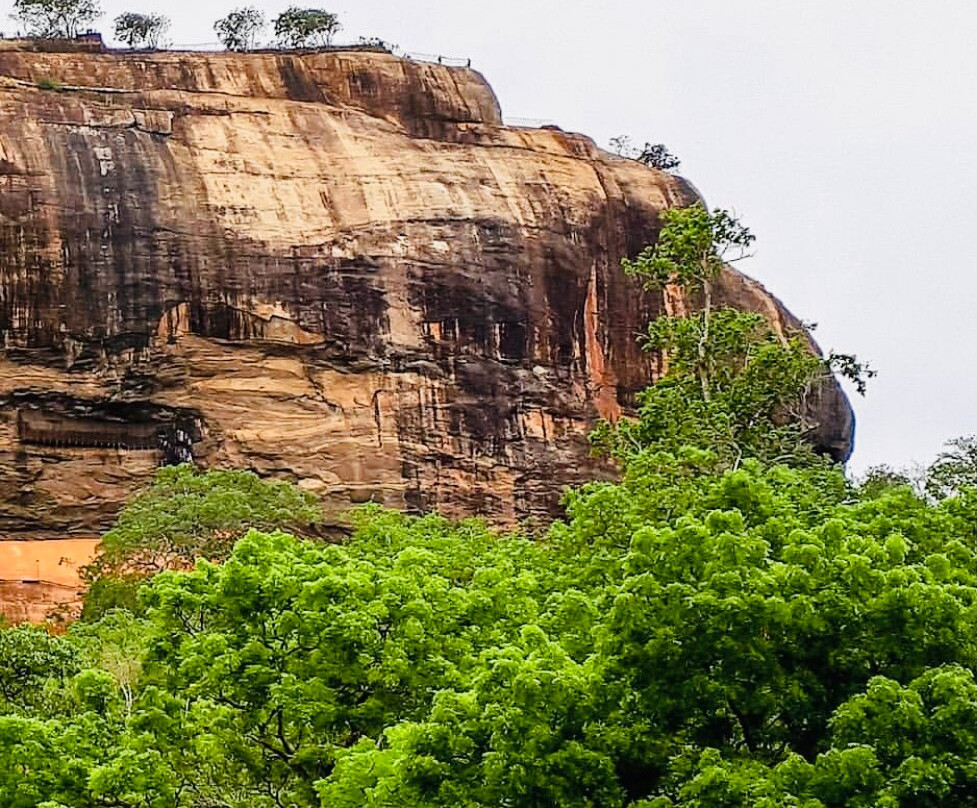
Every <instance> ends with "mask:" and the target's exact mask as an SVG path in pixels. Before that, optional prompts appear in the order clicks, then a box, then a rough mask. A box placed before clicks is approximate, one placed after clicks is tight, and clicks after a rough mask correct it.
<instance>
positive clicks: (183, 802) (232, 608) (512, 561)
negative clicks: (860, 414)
mask: <svg viewBox="0 0 977 808" xmlns="http://www.w3.org/2000/svg"><path fill="white" fill-rule="evenodd" d="M665 224H666V227H665V230H664V231H663V237H662V238H660V239H659V243H658V247H657V248H656V249H654V250H651V251H649V252H647V253H645V254H643V255H642V256H639V257H638V258H637V259H636V260H635V261H634V262H633V263H632V262H629V264H628V265H627V268H628V269H629V271H631V272H632V273H633V274H635V275H636V276H638V277H639V278H641V280H642V281H643V282H645V283H648V284H651V285H660V284H678V285H681V286H684V287H685V288H686V291H687V292H688V293H689V294H691V295H698V296H699V297H700V298H702V299H703V301H704V305H703V306H701V307H700V308H699V310H697V311H696V312H695V313H693V314H691V315H689V316H686V317H684V318H664V319H663V320H659V321H656V323H655V324H653V325H652V326H651V327H650V330H649V334H648V337H647V340H646V344H647V347H648V349H649V350H655V351H661V352H663V353H664V354H665V355H666V356H667V357H668V359H669V366H668V367H669V369H668V372H667V373H666V375H665V378H664V379H663V380H662V381H660V382H659V383H657V384H655V385H653V386H652V387H650V388H649V389H648V390H647V391H646V392H645V394H644V395H643V397H642V399H641V403H640V410H639V413H638V417H637V418H636V419H634V420H631V421H625V422H622V423H620V424H616V425H609V424H608V425H604V427H603V428H601V429H599V430H597V432H596V433H595V436H594V440H595V446H596V447H597V448H598V449H601V450H603V451H608V452H611V453H613V454H614V456H615V457H616V458H617V459H618V461H619V463H620V466H621V469H622V473H621V478H620V480H619V481H617V482H594V483H590V484H588V485H585V486H583V487H581V488H578V489H576V490H573V491H570V492H568V494H567V496H566V502H565V505H566V517H565V518H564V519H562V520H558V521H556V522H555V523H554V524H552V525H551V526H550V527H549V529H548V530H547V531H546V532H545V533H544V534H543V535H535V536H533V537H529V536H526V535H523V534H522V533H521V532H520V531H518V530H516V531H510V532H504V531H499V530H495V529H492V528H491V527H490V526H488V525H486V524H484V523H483V522H480V521H477V520H471V521H464V522H460V523H453V522H449V521H447V520H445V519H443V518H440V517H438V516H437V515H427V516H420V517H412V516H406V515H403V514H399V513H395V512H392V511H389V510H384V509H381V508H378V507H372V506H370V507H366V508H364V509H361V510H359V511H358V512H356V513H355V515H354V517H353V531H352V534H351V535H350V536H349V537H347V538H345V539H344V540H341V541H339V540H334V541H326V540H324V539H321V538H316V537H315V535H314V534H315V530H314V525H315V523H316V520H317V518H318V516H317V509H316V506H315V503H314V502H313V501H312V500H311V499H310V498H309V497H308V496H307V495H305V494H303V493H302V492H300V491H298V489H295V488H293V487H291V486H289V485H287V484H283V483H270V482H266V481H261V480H258V479H257V478H255V477H254V476H253V475H250V474H247V473H244V472H209V473H201V472H197V471H194V470H193V469H191V468H189V467H178V468H175V469H164V470H162V471H161V472H160V476H159V480H158V482H157V484H156V485H155V486H154V488H153V489H152V490H150V491H149V492H147V493H146V494H145V495H143V496H142V497H140V498H139V499H137V500H135V501H134V502H133V503H132V505H131V506H130V507H129V508H128V509H127V510H126V511H125V512H123V514H122V515H121V517H120V519H119V523H118V525H117V527H116V528H115V530H114V531H112V532H111V533H110V534H108V535H107V536H106V553H105V556H104V559H103V561H101V562H98V564H97V565H96V566H95V567H93V568H92V569H91V570H90V571H89V575H90V578H91V580H92V582H93V584H94V585H93V587H92V590H91V592H90V595H89V598H88V602H87V603H86V619H85V620H83V621H81V622H78V623H75V624H74V625H72V626H71V627H70V629H69V630H68V631H67V632H66V633H64V634H63V635H55V634H51V633H49V632H48V631H46V630H44V629H41V628H27V627H18V628H9V629H6V630H3V631H0V805H3V806H8V807H9V808H35V807H38V806H44V808H97V807H99V806H101V807H104V808H110V807H112V808H115V807H118V808H311V807H312V806H321V807H322V808H359V807H360V806H366V807H368V808H371V807H372V808H435V806H437V807H438V808H489V807H491V808H496V807H497V806H507V807H508V808H549V807H550V806H552V808H625V807H627V808H665V807H666V806H675V807H676V808H677V807H678V806H682V808H723V807H724V806H729V807H731V808H732V807H733V806H736V807H737V808H740V807H742V808H747V806H763V807H764V808H787V807H788V806H797V807H798V808H800V807H801V806H803V808H831V807H833V806H851V807H852V808H858V807H859V806H864V807H865V808H869V806H882V807H884V808H896V807H897V806H899V807H900V808H917V807H920V808H923V807H928V806H951V805H952V806H977V681H975V673H977V633H975V631H974V628H975V618H977V489H975V488H974V486H973V483H974V480H975V477H974V474H975V469H977V463H975V462H974V461H975V459H977V458H975V456H974V453H973V451H972V450H973V446H974V444H973V441H972V440H968V439H964V440H959V441H956V442H955V443H954V444H952V445H951V446H950V447H949V449H948V451H947V453H946V454H945V455H944V456H943V457H941V459H940V460H939V461H937V463H936V464H935V465H934V467H933V468H932V469H931V471H930V474H929V475H928V479H927V481H924V484H918V483H916V482H915V481H912V480H908V479H906V478H904V477H902V476H900V475H899V474H896V473H894V472H891V471H887V470H880V471H877V472H875V473H873V474H871V475H870V476H869V478H868V479H867V480H865V481H863V482H861V483H858V484H856V483H854V482H852V481H851V480H850V479H848V478H847V477H846V476H845V473H844V470H843V469H842V468H841V467H839V466H837V465H835V464H832V463H831V462H829V461H827V460H825V459H823V458H821V457H819V456H817V455H816V454H815V453H814V452H812V451H811V450H810V449H809V448H807V445H806V444H805V442H804V437H805V435H806V434H807V432H808V431H809V430H810V429H811V428H812V425H811V424H809V423H807V422H806V421H805V420H804V412H805V410H804V400H805V396H806V395H807V394H808V392H809V391H810V389H811V388H812V385H815V384H818V383H820V381H821V380H822V379H823V374H824V373H826V372H827V371H828V370H830V369H832V368H835V369H839V368H840V369H841V370H847V371H849V372H850V373H851V374H852V375H854V376H855V377H856V378H857V379H859V380H862V379H863V378H864V370H865V369H864V368H863V367H861V366H859V365H858V363H857V362H856V361H855V360H854V359H853V358H852V357H841V358H839V357H835V356H831V357H828V358H826V359H820V358H818V357H816V356H814V355H812V354H811V352H810V350H809V348H808V345H807V343H806V342H804V340H803V338H802V336H801V335H794V336H791V335H782V334H776V333H774V332H772V331H771V330H770V326H769V324H767V323H766V322H765V321H763V320H762V319H760V318H757V317H755V316H753V315H749V314H740V313H736V312H732V311H728V310H724V309H713V308H712V306H711V303H710V301H709V294H710V283H711V282H712V280H713V279H714V278H715V273H717V272H719V271H721V263H720V259H723V258H725V259H727V260H728V258H729V256H728V255H725V254H724V253H725V250H726V248H730V249H733V250H737V249H741V248H743V247H746V246H748V244H749V240H750V239H749V237H748V234H747V233H746V232H745V231H743V230H741V229H738V225H736V223H735V222H733V221H732V220H730V219H728V217H726V218H723V216H722V215H720V214H719V213H715V214H710V213H708V212H706V211H704V210H703V209H701V208H692V209H688V210H687V211H686V212H675V213H671V214H667V215H666V222H665ZM724 245H725V246H724ZM926 482H928V483H929V484H928V485H926V484H925V483H926ZM249 528H257V529H251V530H249ZM286 530H287V531H288V532H285V531H286ZM296 533H299V534H305V535H306V536H307V537H304V538H303V537H301V536H298V537H297V536H296V535H294V534H296ZM193 559H198V560H197V561H196V563H195V565H193V566H192V568H191V562H193ZM207 559H210V560H207ZM173 567H176V569H164V568H173ZM159 570H164V571H159ZM137 587H138V592H137V591H136V590H137Z"/></svg>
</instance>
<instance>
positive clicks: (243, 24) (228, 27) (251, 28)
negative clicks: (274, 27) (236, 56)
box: [214, 6, 265, 51]
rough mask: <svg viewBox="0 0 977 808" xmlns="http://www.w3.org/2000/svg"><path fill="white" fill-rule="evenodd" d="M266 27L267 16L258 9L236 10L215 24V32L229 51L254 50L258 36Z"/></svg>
mask: <svg viewBox="0 0 977 808" xmlns="http://www.w3.org/2000/svg"><path fill="white" fill-rule="evenodd" d="M264 27H265V15H264V13H263V12H262V11H261V10H260V9H257V8H254V7H252V6H245V7H243V8H236V9H234V10H233V11H232V12H230V13H229V14H228V15H227V16H226V17H221V18H220V19H219V20H217V22H215V23H214V31H215V32H216V33H217V37H218V38H219V39H220V41H221V43H222V44H223V45H224V47H225V48H227V49H228V50H229V51H251V50H254V47H255V41H256V40H257V37H258V34H259V33H261V30H262V29H263V28H264Z"/></svg>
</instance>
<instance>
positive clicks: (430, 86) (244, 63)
mask: <svg viewBox="0 0 977 808" xmlns="http://www.w3.org/2000/svg"><path fill="white" fill-rule="evenodd" d="M43 87H48V88H50V87H57V88H59V90H60V91H54V90H52V89H42V88H43ZM694 198H695V193H694V190H693V189H692V188H691V187H690V186H689V185H688V184H687V183H685V182H684V181H683V180H682V179H681V178H678V177H674V176H671V175H669V174H665V173H662V172H659V171H655V170H653V169H650V168H646V167H644V166H642V165H640V164H638V163H636V162H634V161H630V160H624V159H620V158H617V157H614V156H611V155H609V154H607V153H605V152H602V151H600V150H599V149H597V148H596V147H595V145H594V143H593V142H592V141H591V140H589V139H588V138H586V137H583V136H580V135H575V134H568V133H565V132H562V131H559V130H556V129H552V128H551V129H523V128H511V127H506V126H504V125H503V123H502V118H501V114H500V110H499V105H498V103H497V101H496V99H495V96H494V94H493V92H492V90H491V88H490V87H489V86H488V85H487V84H486V83H485V81H484V80H483V79H482V77H481V76H480V75H479V74H478V73H476V72H474V71H472V70H469V69H461V68H449V67H442V66H440V65H431V64H421V63H416V62H411V61H405V60H401V59H398V58H395V57H393V56H390V55H386V54H378V53H360V52H341V53H340V52H333V53H318V54H302V55H298V54H294V55H292V54H253V55H242V54H189V53H158V54H105V55H98V54H83V53H24V52H18V51H16V50H4V51H0V331H2V334H3V345H2V349H3V350H2V354H0V536H2V537H7V538H11V537H23V538H47V537H64V536H68V535H93V534H97V533H98V532H99V531H100V530H102V529H103V528H104V527H105V526H106V525H108V524H109V523H110V522H111V520H112V518H113V516H114V514H115V513H116V512H117V510H118V508H119V507H120V505H121V504H122V503H123V501H124V500H125V499H126V498H127V497H128V496H130V495H131V494H132V492H134V491H135V490H137V489H138V488H140V487H142V486H144V485H145V484H146V483H147V482H148V480H149V478H150V477H151V475H152V473H153V471H154V469H155V468H156V467H157V466H158V465H159V464H160V463H165V462H178V461H180V460H185V459H190V458H192V459H193V460H195V461H197V462H198V463H200V464H203V465H205V466H221V465H226V466H238V467H245V468H251V469H254V470H255V471H257V472H258V473H260V474H262V475H271V476H281V477H289V478H292V479H296V480H298V482H299V484H300V485H302V486H304V487H306V488H308V489H310V490H312V491H315V492H316V493H318V494H320V495H322V496H323V498H324V501H325V502H326V504H327V507H328V508H329V510H330V513H332V514H338V513H339V512H341V511H343V510H345V509H347V508H348V507H349V506H350V505H351V504H353V503H359V502H365V501H368V500H374V501H378V502H382V503H384V504H386V505H390V506H394V507H409V508H413V509H428V508H439V509H441V510H442V511H443V512H445V513H447V514H452V515H463V514H472V513H481V514H485V515H487V516H489V517H491V518H494V519H497V520H501V521H509V522H511V521H514V520H516V519H519V518H523V517H527V516H533V515H538V516H543V515H549V514H552V513H553V512H554V509H555V508H556V507H557V505H558V501H559V497H560V494H561V491H562V489H563V487H564V486H565V485H568V484H572V483H574V482H576V481H578V480H580V479H584V478H588V477H591V478H592V477H593V476H595V475H600V474H604V473H608V471H609V470H608V469H607V468H606V467H601V466H600V465H599V464H598V463H597V461H594V460H592V459H590V458H589V456H588V449H587V443H586V439H585V435H586V433H587V432H588V430H589V429H590V428H591V426H592V425H593V423H594V420H595V419H596V418H597V417H598V416H599V415H602V416H605V417H609V418H615V417H617V416H618V415H620V413H621V412H622V411H626V410H627V408H628V407H629V405H630V404H631V403H633V400H634V398H633V397H634V394H635V392H636V391H637V390H639V389H641V388H642V387H644V386H645V385H646V384H648V383H649V382H650V381H652V380H653V379H654V378H655V376H656V373H658V372H659V368H658V367H657V366H656V360H655V358H654V357H652V356H650V355H646V354H643V353H642V352H641V351H640V350H639V348H638V346H637V345H636V343H635V334H636V333H637V332H638V331H639V330H641V329H642V327H643V325H644V324H645V323H646V322H647V321H648V320H649V319H650V318H653V317H655V316H658V315H659V314H660V313H662V312H663V311H665V310H666V300H665V299H664V298H663V296H662V295H660V294H651V293H643V292H640V291H639V290H638V289H637V288H636V287H635V285H634V284H633V283H632V282H631V281H628V280H627V279H626V278H625V277H624V276H623V274H622V272H621V271H620V268H619V261H620V259H621V257H622V256H624V255H627V254H633V253H635V252H637V251H638V250H639V249H640V248H641V247H642V246H643V245H645V244H646V243H648V242H650V241H652V240H653V239H654V238H655V234H656V228H657V226H658V224H657V217H658V213H659V211H660V210H661V209H663V208H665V207H667V206H673V205H684V204H688V203H689V202H691V201H692V200H693V199H694ZM723 295H725V297H726V299H727V300H729V301H731V302H733V303H734V304H735V305H737V306H740V307H742V308H746V309H754V310H760V311H763V312H766V313H767V314H768V316H769V317H770V318H771V319H772V321H774V322H775V323H777V324H778V325H779V326H780V327H782V328H788V327H797V323H796V321H795V320H794V319H793V317H792V316H791V315H790V314H789V313H788V312H787V311H785V310H784V308H783V307H782V306H781V305H780V304H779V303H778V302H777V301H776V300H775V299H774V298H772V297H771V296H770V295H769V294H768V293H767V292H766V291H765V290H764V289H763V288H762V287H760V286H759V285H758V284H756V283H754V282H752V281H750V280H748V279H746V278H744V277H743V276H741V275H738V274H736V273H734V272H733V271H730V272H729V273H728V274H727V276H726V278H725V279H724V283H723ZM817 406H818V407H819V408H820V409H821V411H822V412H823V413H825V414H826V416H825V417H824V418H823V419H822V422H823V425H822V429H821V434H820V435H819V441H820V443H821V444H822V446H823V447H824V448H825V449H827V450H829V451H831V452H832V453H833V454H834V455H835V456H836V457H844V456H846V455H847V453H848V451H849V448H850V439H851V427H852V417H851V411H850V408H849V406H848V403H847V401H846V400H845V398H844V396H843V394H842V393H841V391H840V390H839V389H838V388H837V387H836V386H834V385H826V386H825V387H824V389H823V390H822V391H821V400H820V402H819V403H818V405H817ZM0 577H3V576H0Z"/></svg>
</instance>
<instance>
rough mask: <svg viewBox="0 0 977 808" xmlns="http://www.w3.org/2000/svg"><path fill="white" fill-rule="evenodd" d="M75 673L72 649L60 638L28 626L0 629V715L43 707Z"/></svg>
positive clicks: (76, 665) (75, 663) (76, 659)
mask: <svg viewBox="0 0 977 808" xmlns="http://www.w3.org/2000/svg"><path fill="white" fill-rule="evenodd" d="M79 669H80V664H79V659H78V654H77V651H76V649H75V648H74V647H73V646H72V645H71V644H70V643H68V642H66V641H65V640H63V639H62V638H60V637H57V636H55V635H52V634H50V633H48V632H47V631H45V630H44V629H41V628H33V627H30V626H18V627H16V628H5V629H0V712H8V711H13V712H20V711H30V710H31V709H33V708H35V707H37V706H38V705H40V704H43V703H44V699H45V695H46V693H47V691H49V690H50V688H51V687H52V686H55V685H56V686H60V685H62V684H63V683H64V682H65V681H66V680H67V679H68V678H69V677H70V676H71V675H72V674H74V673H76V672H77V671H78V670H79ZM47 694H48V695H49V693H47Z"/></svg>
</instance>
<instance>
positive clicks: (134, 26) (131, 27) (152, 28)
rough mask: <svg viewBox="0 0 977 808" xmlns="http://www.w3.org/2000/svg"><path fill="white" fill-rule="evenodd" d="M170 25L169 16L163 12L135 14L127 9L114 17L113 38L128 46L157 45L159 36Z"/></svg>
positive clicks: (149, 46)
mask: <svg viewBox="0 0 977 808" xmlns="http://www.w3.org/2000/svg"><path fill="white" fill-rule="evenodd" d="M169 27H170V18H169V17H167V16H165V15H163V14H137V13H136V12H132V11H127V12H125V13H124V14H120V15H119V16H118V17H116V18H115V28H114V31H115V38H116V39H118V40H119V41H120V42H124V43H125V44H126V45H128V46H129V47H130V48H150V49H155V48H157V47H159V40H160V37H161V36H162V35H163V34H164V33H165V32H166V30H167V29H168V28H169Z"/></svg>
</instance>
